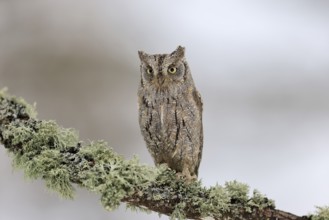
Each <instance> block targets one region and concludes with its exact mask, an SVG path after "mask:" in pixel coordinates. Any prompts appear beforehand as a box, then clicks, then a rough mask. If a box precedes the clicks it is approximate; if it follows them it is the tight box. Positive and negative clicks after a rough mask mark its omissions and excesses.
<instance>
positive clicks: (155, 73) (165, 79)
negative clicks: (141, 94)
mask: <svg viewBox="0 0 329 220" xmlns="http://www.w3.org/2000/svg"><path fill="white" fill-rule="evenodd" d="M184 53H185V48H184V47H181V46H178V47H177V49H176V50H175V51H173V52H172V53H170V54H147V53H145V52H143V51H138V55H139V58H140V61H141V65H140V69H141V76H142V82H141V83H142V84H143V85H145V84H148V85H154V86H156V87H157V88H166V87H168V86H169V85H173V84H176V83H178V84H181V83H182V82H184V81H185V80H186V77H187V73H188V71H187V68H188V66H187V63H186V61H185V54H184Z"/></svg>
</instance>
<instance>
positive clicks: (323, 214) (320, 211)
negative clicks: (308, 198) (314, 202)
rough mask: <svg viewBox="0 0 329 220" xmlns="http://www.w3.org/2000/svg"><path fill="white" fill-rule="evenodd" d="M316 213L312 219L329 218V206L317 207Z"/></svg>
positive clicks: (327, 219)
mask: <svg viewBox="0 0 329 220" xmlns="http://www.w3.org/2000/svg"><path fill="white" fill-rule="evenodd" d="M316 209H317V210H316V212H315V215H313V216H312V220H329V206H324V207H319V206H317V207H316Z"/></svg>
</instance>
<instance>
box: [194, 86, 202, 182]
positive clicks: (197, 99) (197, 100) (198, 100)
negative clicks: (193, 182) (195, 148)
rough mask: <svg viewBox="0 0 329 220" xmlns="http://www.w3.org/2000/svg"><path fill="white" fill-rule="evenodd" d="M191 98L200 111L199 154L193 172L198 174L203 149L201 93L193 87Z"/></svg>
mask: <svg viewBox="0 0 329 220" xmlns="http://www.w3.org/2000/svg"><path fill="white" fill-rule="evenodd" d="M193 99H194V101H195V103H196V106H197V108H198V110H199V113H200V123H201V127H200V131H199V132H200V134H199V138H200V146H199V148H200V149H199V154H198V162H197V165H196V167H195V174H196V175H197V176H198V171H199V166H200V162H201V158H202V149H203V125H202V110H203V102H202V99H201V95H200V93H199V92H198V91H197V90H196V89H194V92H193Z"/></svg>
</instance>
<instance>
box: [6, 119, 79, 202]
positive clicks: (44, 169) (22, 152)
mask: <svg viewBox="0 0 329 220" xmlns="http://www.w3.org/2000/svg"><path fill="white" fill-rule="evenodd" d="M2 135H3V138H4V139H6V140H10V144H11V145H13V146H16V151H14V152H13V157H14V159H13V165H14V167H16V168H19V169H23V170H24V173H25V176H26V177H28V178H32V179H37V178H43V179H44V180H45V181H46V185H47V187H48V188H49V189H52V190H55V191H58V192H59V193H60V194H61V195H62V196H64V197H67V198H72V197H73V187H72V185H71V183H70V178H69V177H70V175H69V172H68V170H67V168H66V166H65V164H64V163H63V158H62V155H61V153H60V152H61V151H62V150H64V149H65V148H67V147H69V146H73V145H75V144H76V143H77V140H78V136H77V134H76V132H75V131H74V130H72V129H64V128H61V127H59V126H58V125H57V124H56V123H55V122H54V121H38V122H35V123H32V124H28V123H20V122H13V123H11V124H9V125H7V126H6V129H5V130H4V131H3V132H2Z"/></svg>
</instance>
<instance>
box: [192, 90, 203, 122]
mask: <svg viewBox="0 0 329 220" xmlns="http://www.w3.org/2000/svg"><path fill="white" fill-rule="evenodd" d="M193 99H194V101H195V103H196V104H197V106H198V110H199V111H200V114H201V118H202V110H203V102H202V99H201V95H200V93H199V92H198V90H196V89H194V92H193Z"/></svg>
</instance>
